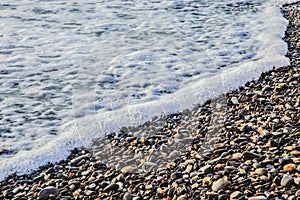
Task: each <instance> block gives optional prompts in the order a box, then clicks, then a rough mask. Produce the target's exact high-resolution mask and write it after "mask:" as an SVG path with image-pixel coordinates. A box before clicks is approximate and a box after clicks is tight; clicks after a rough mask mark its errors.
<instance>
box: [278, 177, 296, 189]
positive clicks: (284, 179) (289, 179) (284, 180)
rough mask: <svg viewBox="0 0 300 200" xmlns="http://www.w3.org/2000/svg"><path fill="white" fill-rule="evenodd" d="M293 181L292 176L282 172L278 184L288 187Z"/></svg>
mask: <svg viewBox="0 0 300 200" xmlns="http://www.w3.org/2000/svg"><path fill="white" fill-rule="evenodd" d="M293 181H294V178H293V177H291V176H289V175H286V174H284V175H283V177H282V179H281V182H280V184H281V185H282V186H284V187H288V186H290V185H291V184H292V183H293Z"/></svg>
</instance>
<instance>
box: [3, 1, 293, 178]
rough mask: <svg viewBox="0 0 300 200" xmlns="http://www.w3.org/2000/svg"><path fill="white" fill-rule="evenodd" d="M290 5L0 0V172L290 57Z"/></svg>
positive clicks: (185, 104)
mask: <svg viewBox="0 0 300 200" xmlns="http://www.w3.org/2000/svg"><path fill="white" fill-rule="evenodd" d="M286 2H288V3H291V2H292V1H280V0H276V1H269V2H268V1H250V0H249V1H243V2H241V1H228V2H226V3H225V2H223V1H214V2H211V1H208V0H207V1H201V2H198V1H191V0H181V1H180V0H178V1H173V2H171V1H167V0H166V1H140V0H139V1H131V2H128V1H126V2H124V1H106V0H102V1H100V2H99V1H97V3H96V1H94V0H85V1H82V0H77V1H63V0H61V1H41V0H36V1H35V4H32V1H29V0H28V1H22V2H15V1H12V0H11V1H8V2H7V4H0V10H1V17H0V28H1V30H2V32H1V35H0V44H1V45H0V72H1V74H0V85H1V89H0V94H1V96H0V101H1V105H0V110H1V112H0V116H1V122H0V134H1V137H0V142H1V146H0V148H1V149H6V150H8V151H9V152H8V153H7V154H2V155H0V179H3V178H4V177H5V176H7V175H8V174H10V173H12V172H20V173H23V172H28V171H30V170H32V169H36V168H37V167H38V166H40V165H42V164H45V163H47V162H55V161H58V160H60V159H63V158H65V157H66V156H67V155H68V153H69V151H70V150H71V149H73V148H74V147H79V146H88V145H90V143H91V141H92V139H93V138H98V137H101V136H103V135H104V134H105V133H109V132H112V131H118V130H119V128H120V127H122V126H129V125H137V124H141V123H143V122H145V121H148V120H150V119H151V118H152V117H153V116H157V115H163V114H167V113H174V112H177V111H179V110H182V109H186V108H192V107H193V106H194V105H195V104H199V103H203V102H204V101H205V100H206V99H207V98H211V97H214V96H217V95H218V94H220V93H223V92H226V91H228V90H231V89H234V88H236V87H238V86H239V85H241V84H244V83H245V82H247V81H249V80H252V79H255V78H258V76H259V74H260V73H261V72H263V71H266V70H269V69H271V68H272V67H273V66H283V65H288V64H289V61H288V59H287V58H286V57H284V55H285V53H286V51H287V47H286V44H285V43H284V42H283V41H282V40H281V38H282V37H283V35H284V31H285V28H286V25H287V21H286V20H285V19H284V18H283V16H282V15H281V13H280V10H279V6H280V5H282V4H283V3H286ZM293 2H295V1H293ZM33 5H34V6H33Z"/></svg>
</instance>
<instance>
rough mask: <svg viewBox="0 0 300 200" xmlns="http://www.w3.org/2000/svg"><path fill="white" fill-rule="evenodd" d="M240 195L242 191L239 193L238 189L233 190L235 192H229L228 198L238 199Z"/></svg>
mask: <svg viewBox="0 0 300 200" xmlns="http://www.w3.org/2000/svg"><path fill="white" fill-rule="evenodd" d="M242 195H243V193H241V192H240V191H235V192H233V193H231V195H230V199H238V198H239V197H241V196H242Z"/></svg>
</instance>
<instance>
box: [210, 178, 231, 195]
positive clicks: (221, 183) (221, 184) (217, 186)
mask: <svg viewBox="0 0 300 200" xmlns="http://www.w3.org/2000/svg"><path fill="white" fill-rule="evenodd" d="M229 185H230V182H229V181H226V180H224V179H223V178H220V179H219V180H217V181H214V182H213V184H212V187H211V189H212V190H213V191H214V192H218V191H219V190H221V189H224V188H226V187H228V186H229Z"/></svg>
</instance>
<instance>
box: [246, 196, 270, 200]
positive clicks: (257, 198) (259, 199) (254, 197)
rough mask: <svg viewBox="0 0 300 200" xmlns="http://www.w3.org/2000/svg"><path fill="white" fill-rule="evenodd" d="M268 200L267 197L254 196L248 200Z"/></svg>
mask: <svg viewBox="0 0 300 200" xmlns="http://www.w3.org/2000/svg"><path fill="white" fill-rule="evenodd" d="M266 199H267V198H266V197H265V196H253V197H249V198H248V200H266Z"/></svg>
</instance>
